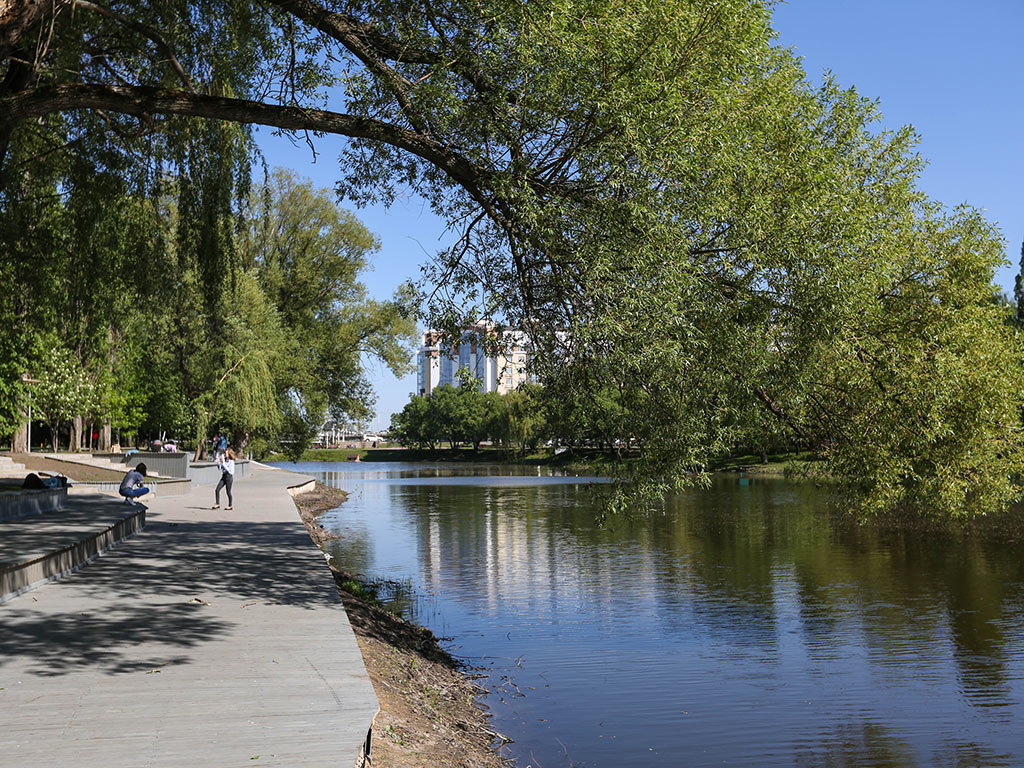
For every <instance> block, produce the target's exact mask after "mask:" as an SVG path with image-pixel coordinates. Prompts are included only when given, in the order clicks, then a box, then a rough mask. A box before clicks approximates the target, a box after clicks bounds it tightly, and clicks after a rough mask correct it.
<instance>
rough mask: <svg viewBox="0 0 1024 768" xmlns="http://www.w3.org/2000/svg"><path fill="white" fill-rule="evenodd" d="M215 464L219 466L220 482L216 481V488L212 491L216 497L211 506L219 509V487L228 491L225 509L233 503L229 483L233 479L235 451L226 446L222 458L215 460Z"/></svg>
mask: <svg viewBox="0 0 1024 768" xmlns="http://www.w3.org/2000/svg"><path fill="white" fill-rule="evenodd" d="M217 466H218V467H220V482H219V483H217V489H216V490H215V491H214V492H213V493H214V498H215V499H216V503H215V504H214V505H213V508H214V509H220V489H221V488H223V489H224V490H226V491H227V492H228V505H227V506H226V507H225V509H231V506H232V504H233V503H234V502H232V500H231V483H233V482H234V480H235V452H234V451H233V450H231V449H230V448H228V450H227V452H226V453H225V454H224V458H222V459H221V460H220V461H218V462H217Z"/></svg>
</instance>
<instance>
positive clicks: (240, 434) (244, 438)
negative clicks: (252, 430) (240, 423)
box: [231, 429, 249, 458]
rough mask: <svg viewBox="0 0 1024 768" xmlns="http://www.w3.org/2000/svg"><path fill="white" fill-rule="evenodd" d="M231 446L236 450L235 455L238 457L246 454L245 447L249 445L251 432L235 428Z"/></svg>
mask: <svg viewBox="0 0 1024 768" xmlns="http://www.w3.org/2000/svg"><path fill="white" fill-rule="evenodd" d="M231 447H232V448H234V450H235V455H236V456H237V457H238V458H242V457H243V456H245V449H246V448H248V447H249V433H248V432H246V431H245V430H241V429H239V430H235V434H234V436H233V438H232V440H231Z"/></svg>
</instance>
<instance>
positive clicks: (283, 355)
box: [0, 0, 1024, 516]
mask: <svg viewBox="0 0 1024 768" xmlns="http://www.w3.org/2000/svg"><path fill="white" fill-rule="evenodd" d="M772 6H773V4H772V3H771V2H766V1H765V0H721V1H720V2H716V3H711V4H707V3H704V4H702V3H683V2H635V3H630V4H626V5H623V4H622V3H617V2H612V0H598V1H597V2H587V3H580V2H578V1H577V0H544V2H540V3H534V2H531V3H525V4H524V3H521V2H519V1H518V0H515V1H514V2H513V1H512V0H483V1H482V2H481V1H478V0H474V1H473V2H466V0H429V2H426V1H424V0H400V1H399V2H395V3H390V4H383V5H382V4H380V3H366V2H345V3H341V4H333V3H332V4H327V3H318V2H316V1H315V0H314V1H313V2H297V1H296V0H270V1H269V2H266V3H248V2H241V3H237V4H235V5H233V6H231V7H230V8H228V7H225V6H224V5H223V4H219V3H210V2H206V1H205V0H175V1H174V2H171V3H161V4H158V5H153V4H148V3H145V2H141V1H140V0H120V1H119V2H118V3H116V4H114V6H112V7H109V8H108V7H101V6H98V5H96V4H94V3H71V2H70V0H59V1H57V2H51V3H37V2H31V1H30V0H14V2H12V3H8V8H7V9H5V16H4V20H3V24H0V66H2V67H3V78H2V85H0V206H2V210H3V216H2V218H0V251H2V252H3V253H4V259H3V261H2V262H0V282H2V283H3V284H4V285H5V286H6V287H7V289H8V295H9V296H10V297H11V299H12V300H11V301H7V302H4V303H3V304H0V325H2V326H3V327H5V328H7V329H12V331H11V332H10V333H7V334H4V335H3V336H2V337H0V431H10V430H12V429H13V428H14V427H15V426H16V423H17V421H18V419H19V413H20V412H21V410H22V409H23V407H24V405H25V402H26V397H27V393H28V392H29V391H30V389H31V387H32V386H33V385H32V384H31V383H27V382H25V381H24V380H23V376H24V375H26V374H27V375H28V378H32V377H33V376H34V375H35V373H36V372H37V371H39V370H44V371H48V372H49V371H52V373H46V374H45V375H46V376H47V380H49V379H50V378H53V379H56V377H57V372H58V371H60V370H64V371H66V370H67V369H68V367H69V366H70V367H72V368H75V369H76V370H79V369H80V370H84V372H85V376H86V381H87V382H88V386H85V385H83V386H79V385H78V384H74V385H72V384H68V387H67V390H68V392H69V393H70V394H71V395H73V396H74V397H71V398H57V399H56V400H55V401H54V403H55V404H54V405H52V406H49V407H50V408H51V410H52V411H53V415H52V416H51V415H50V413H49V412H48V414H47V416H48V420H52V421H53V422H54V423H55V424H60V423H62V422H66V421H68V419H69V418H71V419H72V421H75V420H76V418H77V419H80V418H81V415H82V414H83V413H86V414H88V415H91V417H92V418H93V419H94V420H95V421H97V422H98V423H104V424H106V423H109V424H110V425H111V426H117V425H121V428H122V429H125V430H128V429H160V430H162V429H165V428H166V429H169V428H171V426H172V425H174V427H175V428H178V427H180V428H181V429H184V430H188V431H189V432H190V434H194V435H195V436H196V437H197V438H198V437H202V436H204V434H205V430H206V428H207V427H212V428H216V427H217V426H221V425H223V426H229V427H230V428H231V429H232V430H233V431H234V432H235V434H236V435H237V436H241V437H240V438H236V439H241V438H244V437H245V436H246V435H249V436H256V435H267V436H268V437H269V436H272V435H274V434H275V433H277V434H279V435H285V436H286V439H287V440H288V444H289V445H291V446H294V447H295V448H296V450H298V449H299V448H301V447H302V443H303V442H304V441H305V439H306V438H307V437H308V434H309V432H308V430H309V429H311V426H310V425H311V424H313V423H315V421H316V419H315V418H314V416H320V415H322V414H324V413H327V412H331V411H332V409H336V410H346V411H347V412H358V410H359V408H361V407H363V406H364V405H365V403H366V394H367V393H366V390H365V387H364V386H363V385H364V383H365V382H364V381H363V380H362V379H361V378H360V375H359V373H358V370H359V369H358V362H359V351H361V350H362V349H363V348H364V347H369V348H370V349H371V350H372V351H374V352H375V353H379V354H381V355H382V356H383V358H384V359H385V360H386V361H390V362H394V364H395V365H396V366H397V365H399V364H398V362H397V360H398V357H400V355H396V356H392V354H391V352H392V351H394V349H395V348H394V347H393V346H390V342H389V341H388V340H389V339H390V340H392V341H395V340H397V339H398V338H400V337H401V331H403V330H404V329H405V326H404V325H403V324H402V323H403V322H404V317H403V315H402V313H401V312H400V311H399V309H398V308H399V307H400V306H402V305H403V304H405V303H407V302H405V301H404V300H403V299H401V298H399V299H398V300H396V301H394V302H388V303H383V304H381V305H373V304H372V303H371V302H368V301H364V300H363V299H364V298H365V297H362V296H361V295H360V293H359V291H358V289H356V288H355V287H354V286H355V285H356V283H355V282H354V277H353V275H352V271H351V270H350V269H349V268H350V267H351V266H352V265H353V263H354V262H359V263H362V262H361V260H362V259H363V258H365V255H366V254H367V253H368V252H369V251H371V250H372V238H369V237H368V236H367V235H365V234H363V233H359V234H355V232H354V228H353V227H351V226H350V225H349V224H348V223H346V222H344V221H342V220H341V219H340V218H338V219H336V220H332V221H324V220H321V219H319V218H317V216H318V215H319V214H318V212H319V211H321V210H327V209H325V208H322V207H321V206H320V204H319V203H317V202H316V201H315V200H314V199H313V197H311V196H310V195H305V198H304V199H305V200H306V202H299V203H295V204H294V205H289V206H288V207H286V208H284V209H282V208H281V207H280V205H279V203H280V202H281V201H283V200H284V199H285V198H286V197H287V199H288V200H297V199H300V198H301V197H302V196H301V195H300V198H295V197H292V196H290V195H278V193H277V191H275V190H278V189H284V188H286V187H288V186H289V185H290V186H291V188H292V189H293V190H294V189H295V187H296V185H295V183H293V182H288V181H287V179H282V178H280V177H279V178H278V179H276V180H275V181H274V182H273V184H272V185H271V186H269V187H265V188H262V189H261V188H260V185H258V184H257V185H256V188H255V192H254V188H253V185H252V184H251V169H252V168H253V167H254V162H256V163H257V167H258V158H256V157H255V150H254V142H253V135H252V131H251V127H250V126H251V125H252V124H262V125H266V126H270V127H273V128H274V129H277V130H282V131H285V132H290V134H291V135H293V136H295V137H296V138H297V139H299V140H308V141H309V142H310V143H314V142H315V138H316V136H317V135H318V134H319V133H324V132H328V133H335V134H339V135H343V136H345V137H347V138H348V142H347V143H346V144H345V146H344V149H343V150H342V153H341V158H340V159H341V167H340V168H339V173H338V185H337V189H336V191H337V192H338V193H339V194H340V195H342V196H344V197H346V198H347V199H348V200H350V201H352V202H354V203H356V204H363V203H371V202H383V203H391V202H392V201H393V200H395V199H396V198H397V197H399V196H404V195H410V194H411V195H418V196H420V197H422V199H424V200H426V201H427V202H428V203H429V204H430V205H431V206H432V208H433V209H434V211H435V212H436V213H437V214H438V215H439V216H441V217H442V218H443V219H444V220H445V221H447V222H448V224H449V225H450V227H451V228H452V230H453V231H454V232H455V233H457V235H458V237H457V239H456V240H455V242H454V244H453V245H452V246H451V247H450V248H446V249H443V250H442V251H440V252H439V253H437V254H436V255H435V257H434V258H433V259H432V260H431V261H430V262H429V263H428V264H427V265H426V266H425V273H424V283H423V285H422V286H421V287H422V289H423V292H422V295H421V296H419V297H418V298H417V299H416V300H413V301H411V302H408V303H413V304H415V303H420V304H421V306H422V307H423V308H424V311H425V317H426V320H427V322H428V323H429V324H430V325H432V326H434V327H435V328H437V329H439V330H440V331H442V332H447V333H449V334H457V333H460V332H461V330H462V329H463V328H464V327H465V326H466V324H467V323H471V322H474V321H477V320H480V319H488V320H493V321H495V322H496V323H497V324H498V325H499V326H510V327H517V328H520V329H522V330H524V331H525V332H526V333H528V334H529V336H530V345H531V347H532V349H533V350H534V357H533V363H532V366H533V375H534V376H535V377H536V379H537V380H538V381H539V382H541V383H542V384H543V385H544V391H545V393H546V397H547V398H549V400H550V403H551V404H552V407H554V406H559V407H564V408H565V409H566V410H567V411H568V412H569V413H571V414H584V415H586V416H587V418H591V416H593V418H594V419H595V420H596V421H597V422H598V423H600V424H602V425H603V424H613V425H615V429H614V430H611V431H610V432H609V436H613V439H614V440H616V441H619V442H621V443H622V444H624V445H627V446H634V447H636V448H637V449H639V451H640V452H641V455H640V459H639V460H638V461H635V462H631V463H628V464H627V465H626V466H627V470H626V471H625V472H624V474H623V479H624V480H626V481H627V482H625V483H623V484H621V485H618V486H617V488H618V489H619V490H620V491H621V496H620V497H618V503H620V504H626V503H631V502H634V501H636V500H638V499H639V500H644V499H653V498H656V497H658V496H659V495H660V494H662V493H664V492H665V491H667V490H669V489H671V488H675V487H679V486H680V485H684V484H687V483H692V482H694V481H700V480H701V478H706V474H707V472H708V471H709V470H710V468H711V467H712V466H713V462H714V461H715V460H717V459H718V458H719V457H721V456H724V455H727V454H728V453H729V452H731V451H733V450H735V449H736V448H737V447H738V446H743V447H748V448H750V449H752V450H756V449H758V448H760V447H764V448H765V449H768V448H793V449H798V450H806V451H812V452H814V453H815V454H816V455H817V456H819V457H820V458H821V459H822V461H823V462H824V463H825V464H826V465H827V467H828V471H829V473H830V474H831V475H832V476H834V477H836V478H839V479H841V480H843V481H844V482H846V483H847V484H848V485H849V486H850V488H851V490H852V491H856V497H857V498H858V499H860V500H861V505H862V508H863V509H864V510H866V511H878V510H883V509H887V508H891V507H893V506H903V505H911V506H914V507H916V508H919V509H922V510H925V511H927V512H930V513H937V514H945V515H953V516H963V515H969V514H973V513H976V512H984V511H986V510H989V509H992V508H995V507H998V506H1001V505H1004V504H1006V503H1007V502H1008V501H1009V500H1011V499H1013V498H1015V497H1017V496H1018V495H1019V493H1020V488H1019V485H1018V484H1017V479H1018V478H1019V477H1021V475H1022V472H1024V451H1022V432H1021V413H1022V411H1024V392H1022V390H1021V388H1020V386H1019V380H1020V374H1021V362H1022V355H1021V341H1020V336H1019V331H1018V325H1017V324H1016V321H1015V319H1014V317H1013V312H1012V310H1011V309H1010V308H1009V307H1007V306H1005V305H1003V303H1001V302H1000V301H999V300H997V299H996V298H995V295H996V293H997V289H996V288H995V286H994V284H993V277H994V273H995V269H996V268H997V267H998V266H999V265H1000V264H1001V263H1002V260H1003V254H1004V248H1003V243H1002V241H1001V239H1000V236H999V233H998V232H997V231H996V230H995V229H994V228H993V227H992V226H991V225H990V224H989V223H988V222H986V221H985V219H984V218H983V216H982V215H981V214H980V213H979V212H978V211H976V210H974V209H971V208H969V207H961V208H957V209H956V210H952V211H950V210H946V209H944V208H943V207H942V206H940V205H939V204H938V203H936V202H934V201H932V200H929V199H928V198H927V197H926V196H925V195H924V194H923V193H922V192H921V191H920V189H918V187H917V176H918V174H919V173H920V170H921V168H922V165H923V160H922V159H921V158H920V157H919V156H918V155H917V153H916V142H917V139H916V137H915V136H914V134H913V132H912V130H910V129H909V128H906V129H898V130H894V131H884V130H882V129H881V128H880V124H879V119H880V112H879V106H878V104H877V103H875V102H874V101H872V100H871V99H869V98H865V97H863V96H861V95H860V94H858V93H857V92H856V90H854V89H852V88H847V87H843V86H841V85H840V84H839V83H837V82H835V81H834V80H832V79H827V80H826V82H825V83H824V85H823V86H822V87H820V88H818V87H813V86H812V85H811V84H810V83H809V81H808V79H807V78H806V76H805V74H804V72H803V71H802V69H801V65H800V62H799V60H798V59H797V58H796V57H795V56H794V54H793V53H792V52H791V51H789V50H787V49H784V48H781V47H779V46H778V45H777V44H776V41H775V37H774V33H773V31H772V28H771V12H772ZM325 105H329V106H331V107H332V109H331V110H328V109H324V106H325ZM298 191H299V192H301V190H298ZM268 201H277V202H276V203H270V202H268ZM261 209H263V210H267V211H268V213H267V214H266V215H264V214H256V213H255V212H256V211H257V210H261ZM307 212H308V214H309V215H310V216H311V217H312V218H311V219H309V220H307V219H306V218H305V217H306V216H307ZM332 215H333V214H332ZM310 220H311V221H313V222H315V223H316V224H320V225H322V226H323V227H326V230H324V229H320V230H319V231H318V230H317V229H316V228H315V227H314V226H307V225H306V224H307V223H308V221H310ZM288 222H291V223H292V225H294V224H295V223H296V222H300V223H301V224H302V226H301V227H300V230H301V231H302V232H303V233H304V234H309V233H313V234H314V235H319V234H323V233H324V232H325V231H327V232H336V231H338V229H339V228H344V229H347V230H348V231H350V232H352V233H353V237H354V238H355V239H354V240H352V241H351V250H345V249H343V250H342V251H332V250H330V249H328V250H326V251H321V253H322V254H324V255H326V256H328V257H329V259H328V262H329V263H328V266H326V267H325V266H324V265H323V264H321V263H320V262H319V261H318V260H317V259H312V260H310V261H308V262H304V261H303V260H302V259H303V258H304V253H305V251H304V250H303V249H302V248H299V249H298V250H288V251H285V252H283V253H282V252H280V251H279V250H277V249H278V248H279V247H282V246H288V245H290V244H292V243H294V242H295V240H293V239H291V238H289V237H286V236H279V235H283V234H284V233H287V232H290V231H292V230H290V229H289V226H290V225H289V224H288ZM316 239H317V238H316V237H314V240H316ZM265 246H266V247H267V248H268V249H269V250H266V251H263V250H261V249H262V248H263V247H265ZM318 247H319V246H318ZM353 260H354V261H353ZM303 277H309V278H311V282H309V283H306V282H305V281H304V280H302V278H303ZM334 279H338V280H340V284H339V283H337V282H334V281H333V280H334ZM325 288H327V289H329V290H330V291H337V293H333V294H331V297H330V298H331V299H332V300H331V301H326V303H321V302H322V300H324V296H323V293H322V290H323V289H325ZM293 301H298V302H299V304H300V306H297V305H294V304H293V303H292V302H293ZM303 302H306V303H303ZM364 311H365V312H368V313H369V319H368V320H366V321H365V322H364V319H363V317H362V313H363V312H364ZM367 329H373V332H374V333H376V332H380V333H382V334H383V335H382V337H380V341H381V344H382V345H383V346H378V345H376V344H375V343H374V341H373V340H372V339H373V338H376V337H367V336H364V335H363V333H362V332H363V331H365V330H367ZM495 338H498V337H495ZM482 343H484V344H491V343H492V341H491V340H487V339H484V340H482ZM55 350H56V351H55ZM69 355H70V356H69ZM51 357H52V359H51ZM47 366H49V367H47ZM37 380H39V379H38V377H37ZM61 380H62V381H67V382H71V381H72V380H73V377H63V376H62V377H61ZM72 390H73V391H72ZM79 396H81V397H88V402H89V403H92V404H94V405H90V406H89V407H88V408H87V407H86V405H85V403H84V401H83V402H78V403H75V404H74V405H73V406H72V405H68V404H67V401H68V400H69V399H71V400H74V399H75V398H77V397H79ZM59 403H63V404H59ZM157 406H159V407H157ZM350 409H351V410H350ZM74 412H77V413H78V414H79V416H78V417H72V415H71V414H72V413H74ZM454 439H455V440H456V442H458V441H459V440H461V439H466V438H459V437H456V438H454ZM468 439H469V440H470V441H474V442H475V440H476V436H475V435H471V436H470V437H469V438H468Z"/></svg>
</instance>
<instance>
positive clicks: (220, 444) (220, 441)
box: [213, 434, 228, 465]
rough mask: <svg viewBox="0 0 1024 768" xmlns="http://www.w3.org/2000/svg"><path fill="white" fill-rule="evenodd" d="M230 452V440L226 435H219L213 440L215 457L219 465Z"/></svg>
mask: <svg viewBox="0 0 1024 768" xmlns="http://www.w3.org/2000/svg"><path fill="white" fill-rule="evenodd" d="M227 452H228V438H227V436H226V435H223V434H218V435H217V436H216V437H215V438H214V439H213V457H214V459H215V460H216V462H217V464H218V465H219V464H220V463H221V462H222V461H224V456H225V455H226V454H227Z"/></svg>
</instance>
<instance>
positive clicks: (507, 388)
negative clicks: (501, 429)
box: [416, 323, 533, 395]
mask: <svg viewBox="0 0 1024 768" xmlns="http://www.w3.org/2000/svg"><path fill="white" fill-rule="evenodd" d="M494 333H496V331H495V330H494V329H493V326H491V325H490V324H488V323H477V324H476V325H474V326H472V327H470V328H467V329H466V330H465V331H463V333H462V336H461V338H460V339H459V340H458V342H457V343H454V344H453V343H450V342H448V341H447V340H446V339H445V338H443V337H442V335H441V334H440V333H439V332H438V331H430V330H428V331H426V332H425V333H424V334H423V346H421V347H420V349H419V351H418V352H417V354H416V392H417V394H420V395H429V394H430V393H431V392H433V391H434V390H435V389H436V388H437V387H440V386H441V385H442V384H450V385H451V386H453V387H457V386H459V379H458V375H457V374H458V372H459V370H460V369H462V368H467V369H468V370H469V371H470V372H471V373H472V374H473V375H474V376H475V377H476V378H478V379H479V380H480V391H481V392H497V393H498V394H500V395H504V394H508V393H509V392H512V391H513V390H515V389H516V388H517V387H518V386H519V385H520V384H522V383H523V382H525V381H531V380H532V379H531V376H530V375H529V373H527V364H528V363H529V361H530V354H531V353H532V349H533V348H532V345H531V344H530V339H529V337H528V336H527V335H526V333H525V332H524V331H521V330H515V329H508V330H505V331H502V332H501V333H502V336H503V341H504V348H505V353H504V354H502V355H498V356H496V357H489V356H488V355H487V353H486V351H485V350H484V345H483V343H482V340H483V338H484V337H485V336H486V335H488V334H494Z"/></svg>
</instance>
